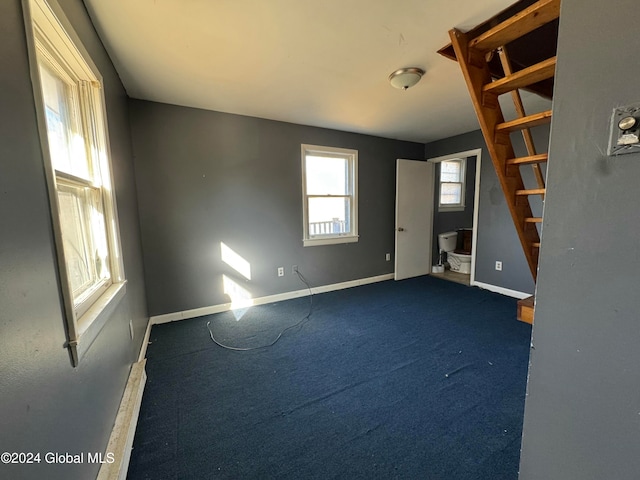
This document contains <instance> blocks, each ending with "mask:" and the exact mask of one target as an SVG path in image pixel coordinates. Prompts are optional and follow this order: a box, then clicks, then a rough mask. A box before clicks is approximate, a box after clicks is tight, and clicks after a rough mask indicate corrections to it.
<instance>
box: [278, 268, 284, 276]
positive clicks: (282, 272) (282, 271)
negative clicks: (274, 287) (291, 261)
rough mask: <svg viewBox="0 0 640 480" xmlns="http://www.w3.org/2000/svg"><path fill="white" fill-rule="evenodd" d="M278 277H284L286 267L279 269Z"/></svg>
mask: <svg viewBox="0 0 640 480" xmlns="http://www.w3.org/2000/svg"><path fill="white" fill-rule="evenodd" d="M278 276H279V277H284V267H278Z"/></svg>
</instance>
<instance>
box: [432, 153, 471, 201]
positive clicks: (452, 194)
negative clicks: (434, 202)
mask: <svg viewBox="0 0 640 480" xmlns="http://www.w3.org/2000/svg"><path fill="white" fill-rule="evenodd" d="M465 168H466V162H465V159H464V158H455V159H452V160H444V161H442V162H440V190H439V192H440V201H439V203H438V207H439V208H438V209H439V210H440V211H443V210H463V209H464V190H465V175H466V172H465Z"/></svg>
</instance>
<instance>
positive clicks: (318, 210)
mask: <svg viewBox="0 0 640 480" xmlns="http://www.w3.org/2000/svg"><path fill="white" fill-rule="evenodd" d="M350 211H351V199H350V198H349V197H340V198H329V197H324V198H310V199H309V236H317V235H339V234H344V233H349V232H350V231H351V221H350Z"/></svg>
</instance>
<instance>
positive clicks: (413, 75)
mask: <svg viewBox="0 0 640 480" xmlns="http://www.w3.org/2000/svg"><path fill="white" fill-rule="evenodd" d="M422 75H424V70H422V69H421V68H418V67H408V68H401V69H400V70H396V71H395V72H393V73H392V74H391V75H389V82H390V83H391V86H392V87H394V88H399V89H402V90H407V89H408V88H410V87H413V86H414V85H415V84H416V83H418V82H419V81H420V79H421V78H422Z"/></svg>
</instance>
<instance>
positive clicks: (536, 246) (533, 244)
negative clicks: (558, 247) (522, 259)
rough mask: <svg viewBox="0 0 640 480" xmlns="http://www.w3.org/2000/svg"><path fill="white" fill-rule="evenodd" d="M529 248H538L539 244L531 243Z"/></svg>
mask: <svg viewBox="0 0 640 480" xmlns="http://www.w3.org/2000/svg"><path fill="white" fill-rule="evenodd" d="M531 246H532V247H533V248H540V242H533V243H532V244H531Z"/></svg>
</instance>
